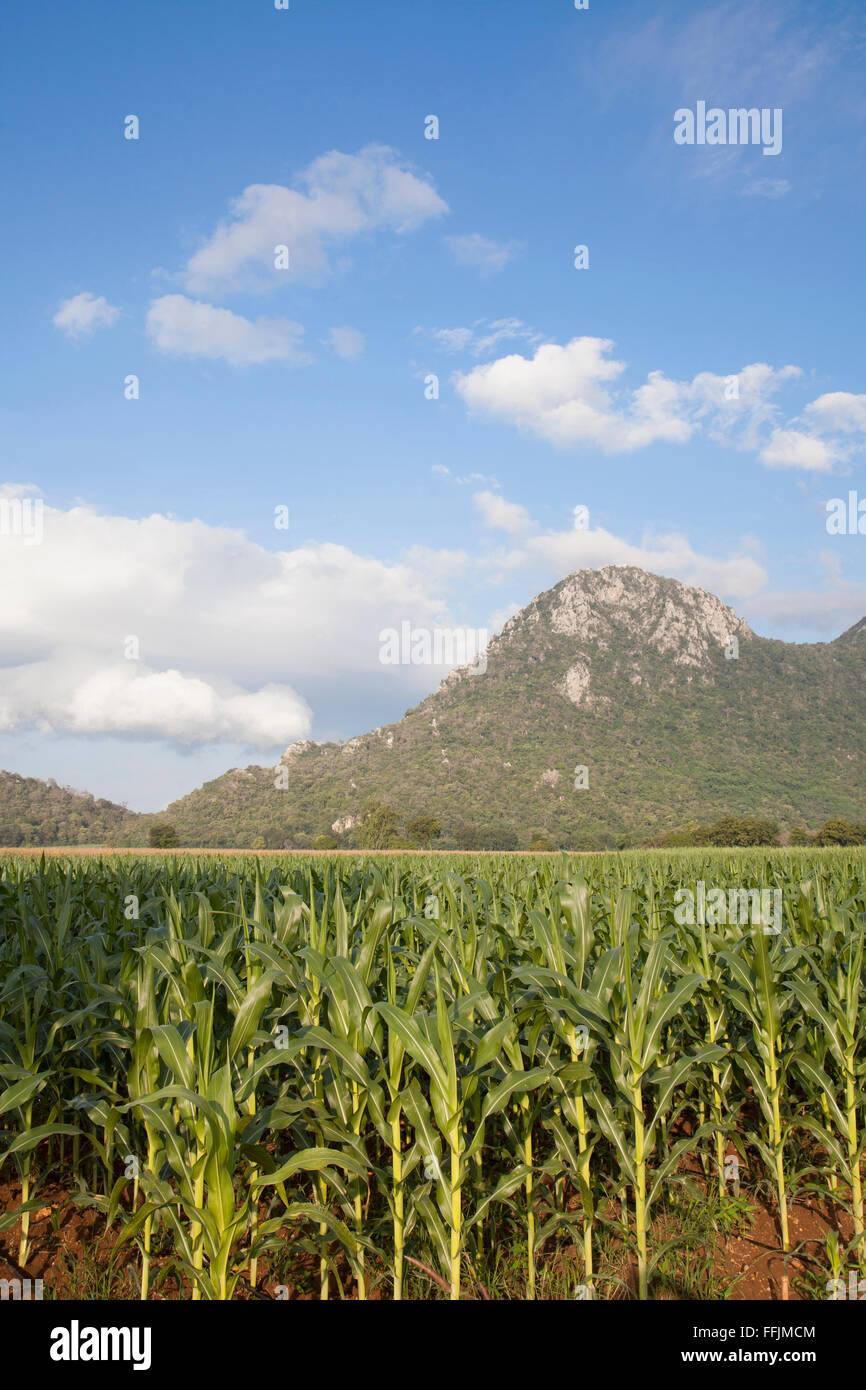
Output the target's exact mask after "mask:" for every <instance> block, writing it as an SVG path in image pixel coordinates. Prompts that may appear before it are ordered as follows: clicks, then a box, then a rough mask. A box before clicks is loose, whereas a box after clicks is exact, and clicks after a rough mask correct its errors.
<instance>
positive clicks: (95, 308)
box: [51, 292, 120, 340]
mask: <svg viewBox="0 0 866 1390" xmlns="http://www.w3.org/2000/svg"><path fill="white" fill-rule="evenodd" d="M119 314H120V310H119V309H118V308H116V307H115V306H114V305H113V304H109V302H108V300H107V299H105V298H104V296H102V295H100V296H99V298H98V299H97V297H96V296H95V295H92V294H90V293H88V292H85V293H83V294H75V295H73V296H72V298H71V299H64V301H63V303H62V304H61V305H60V307H59V308H58V310H57V313H56V314H55V315H54V318H53V319H52V320H51V322H52V323H53V324H54V327H55V328H58V329H59V330H60V332H61V333H65V334H66V337H67V338H71V339H73V340H77V339H82V338H90V337H91V336H92V335H93V334H94V333H95V332H96V330H97V328H110V327H111V325H112V324H113V323H114V322H115V321H116V319H117V317H118V315H119Z"/></svg>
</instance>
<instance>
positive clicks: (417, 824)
mask: <svg viewBox="0 0 866 1390" xmlns="http://www.w3.org/2000/svg"><path fill="white" fill-rule="evenodd" d="M406 833H407V835H408V836H409V839H410V840H415V841H417V843H418V844H419V845H421V846H422V847H423V848H424V849H429V848H430V846H431V844H432V843H433V841H434V840H438V839H439V836H440V835H441V834H442V822H441V821H438V820H437V819H436V817H435V816H415V817H414V819H413V820H410V821H409V824H408V825H407V826H406Z"/></svg>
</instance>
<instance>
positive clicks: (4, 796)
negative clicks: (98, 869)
mask: <svg viewBox="0 0 866 1390" xmlns="http://www.w3.org/2000/svg"><path fill="white" fill-rule="evenodd" d="M141 820H142V817H141V816H138V815H136V814H135V812H134V811H128V810H127V809H126V807H125V806H117V805H116V804H115V803H114V802H113V801H105V800H99V801H97V800H96V799H95V798H94V797H92V796H89V795H88V793H87V792H76V791H73V789H72V788H71V787H59V786H58V785H57V783H56V782H54V781H48V782H42V781H40V779H39V778H38V777H20V776H19V775H18V773H17V772H0V845H6V846H16V845H104V844H110V843H115V842H116V843H117V844H125V843H127V842H128V840H129V838H130V837H136V836H139V837H141V832H140V829H139V823H140V822H141ZM133 842H134V843H139V842H143V838H139V839H134V840H133Z"/></svg>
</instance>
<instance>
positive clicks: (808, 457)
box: [760, 430, 839, 473]
mask: <svg viewBox="0 0 866 1390" xmlns="http://www.w3.org/2000/svg"><path fill="white" fill-rule="evenodd" d="M838 458H839V454H838V452H837V451H836V450H835V449H834V448H833V446H832V445H831V444H829V443H827V441H826V440H823V439H819V438H818V437H817V436H816V435H812V434H804V433H803V431H802V430H773V433H772V435H771V436H770V439H769V442H768V443H767V444H765V446H764V448H763V449H762V450H761V453H760V459H761V462H762V463H765V464H766V465H767V467H768V468H805V469H808V470H809V471H810V472H813V473H829V472H831V471H832V469H833V465H834V464H835V463H836V462H837V460H838Z"/></svg>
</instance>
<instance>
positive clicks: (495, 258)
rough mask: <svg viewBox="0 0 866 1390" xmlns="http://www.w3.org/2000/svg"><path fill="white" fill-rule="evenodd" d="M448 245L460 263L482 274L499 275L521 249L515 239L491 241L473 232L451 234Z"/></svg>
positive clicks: (447, 241)
mask: <svg viewBox="0 0 866 1390" xmlns="http://www.w3.org/2000/svg"><path fill="white" fill-rule="evenodd" d="M445 242H446V245H447V246H448V249H449V250H450V252H451V254H452V256H453V257H454V259H455V261H456V262H457V264H458V265H462V266H466V267H467V268H468V269H469V270H478V271H480V273H481V274H482V275H498V274H499V272H500V271H501V270H504V269H505V267H506V266H507V265H508V262H509V261H513V260H514V257H515V256H516V255H517V252H518V250H519V249H520V248H519V247H518V245H517V243H516V242H513V241H508V242H505V241H490V240H489V238H487V237H483V236H479V234H478V233H477V232H471V233H469V234H468V235H467V236H449V237H446V238H445Z"/></svg>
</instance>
